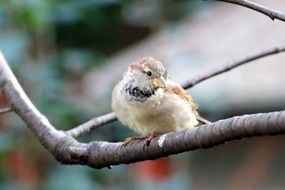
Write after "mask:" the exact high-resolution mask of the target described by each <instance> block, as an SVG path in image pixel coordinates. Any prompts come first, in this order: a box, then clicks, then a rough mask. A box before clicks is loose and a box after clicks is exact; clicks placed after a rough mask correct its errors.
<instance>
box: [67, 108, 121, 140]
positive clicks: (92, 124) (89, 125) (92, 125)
mask: <svg viewBox="0 0 285 190" xmlns="http://www.w3.org/2000/svg"><path fill="white" fill-rule="evenodd" d="M113 121H116V115H115V113H114V112H111V113H108V114H106V115H102V116H99V117H96V118H93V119H91V120H89V121H87V122H86V123H83V124H82V125H79V126H78V127H76V128H73V129H71V130H69V131H67V132H66V133H67V134H68V135H70V136H72V137H74V138H77V137H79V136H81V135H83V134H84V133H87V132H89V131H90V130H93V129H96V128H98V127H100V126H102V125H105V124H107V123H111V122H113Z"/></svg>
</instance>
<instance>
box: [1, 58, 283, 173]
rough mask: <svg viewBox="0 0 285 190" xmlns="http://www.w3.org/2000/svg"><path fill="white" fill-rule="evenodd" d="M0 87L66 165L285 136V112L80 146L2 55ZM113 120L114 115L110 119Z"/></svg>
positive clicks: (110, 162)
mask: <svg viewBox="0 0 285 190" xmlns="http://www.w3.org/2000/svg"><path fill="white" fill-rule="evenodd" d="M0 84H1V87H2V90H3V92H4V94H5V95H6V96H7V98H8V100H9V102H10V103H11V105H12V107H13V110H14V111H15V113H16V114H17V115H19V116H20V117H21V118H22V120H23V121H24V122H25V123H26V124H27V126H28V127H29V128H30V129H32V130H33V131H34V133H35V135H36V137H37V138H38V139H39V141H40V142H41V144H42V145H43V146H44V147H45V148H46V149H47V150H48V151H49V152H50V153H51V154H52V155H53V156H54V157H55V158H56V159H57V160H58V161H59V162H61V163H63V164H81V165H87V166H90V167H94V168H103V167H109V166H111V165H117V164H127V163H133V162H138V161H142V160H149V159H156V158H160V157H164V156H168V155H172V154H177V153H181V152H184V151H189V150H195V149H199V148H209V147H212V146H215V145H219V144H222V143H224V142H227V141H231V140H235V139H241V138H246V137H254V136H261V135H278V134H284V133H285V111H281V112H271V113H263V114H261V113H260V114H253V115H244V116H236V117H233V118H229V119H225V120H221V121H217V122H214V123H212V124H210V125H203V126H201V127H197V128H191V129H187V130H184V131H180V132H173V133H167V134H164V135H162V136H160V137H157V138H155V139H153V140H152V141H151V143H150V145H149V146H146V145H145V143H144V142H143V141H138V142H132V143H130V144H128V145H127V146H125V147H124V146H122V143H109V142H103V141H94V142H90V143H80V142H78V141H77V140H75V139H74V138H73V137H71V136H70V135H68V133H65V132H63V131H59V130H57V129H55V128H54V126H52V125H51V124H50V122H49V121H48V120H47V119H46V118H45V116H44V115H42V114H41V113H40V112H39V110H37V109H36V107H35V106H34V105H33V104H32V102H31V101H30V99H29V98H28V97H27V95H26V94H25V92H24V91H23V89H22V87H21V86H20V84H19V83H18V81H17V79H16V77H15V76H14V74H13V73H12V71H11V70H10V68H9V66H8V64H7V63H6V61H5V59H4V57H3V55H2V54H1V53H0ZM111 116H112V115H111Z"/></svg>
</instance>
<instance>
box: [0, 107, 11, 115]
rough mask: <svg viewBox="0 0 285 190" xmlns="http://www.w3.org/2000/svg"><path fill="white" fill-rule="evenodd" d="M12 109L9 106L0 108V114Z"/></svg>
mask: <svg viewBox="0 0 285 190" xmlns="http://www.w3.org/2000/svg"><path fill="white" fill-rule="evenodd" d="M11 111H13V110H12V108H11V107H7V108H2V109H0V115H2V114H5V113H8V112H11Z"/></svg>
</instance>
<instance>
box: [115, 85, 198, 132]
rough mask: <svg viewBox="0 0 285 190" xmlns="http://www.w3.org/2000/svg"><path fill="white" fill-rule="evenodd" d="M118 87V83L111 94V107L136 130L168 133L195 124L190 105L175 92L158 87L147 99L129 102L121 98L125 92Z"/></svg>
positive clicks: (195, 120) (125, 123)
mask: <svg viewBox="0 0 285 190" xmlns="http://www.w3.org/2000/svg"><path fill="white" fill-rule="evenodd" d="M120 89H121V84H120V83H118V84H117V86H116V87H115V88H114V91H113V95H112V96H113V97H112V108H113V110H114V112H115V113H116V115H117V117H118V119H119V120H120V121H121V122H122V123H123V124H124V125H127V126H128V127H129V128H130V129H132V130H134V131H136V132H137V133H139V134H147V133H150V132H156V133H167V132H171V131H178V130H182V129H186V128H190V127H194V126H196V125H197V124H198V121H197V119H196V115H195V113H194V112H193V111H192V108H191V106H190V105H189V104H188V103H187V102H186V101H185V100H183V99H181V98H179V97H178V96H177V95H176V94H170V93H165V92H164V91H163V89H158V90H157V91H156V93H155V94H154V95H152V96H151V97H149V98H148V99H147V100H146V101H144V102H135V101H134V102H132V101H129V100H128V98H124V96H128V94H126V93H124V91H121V90H120Z"/></svg>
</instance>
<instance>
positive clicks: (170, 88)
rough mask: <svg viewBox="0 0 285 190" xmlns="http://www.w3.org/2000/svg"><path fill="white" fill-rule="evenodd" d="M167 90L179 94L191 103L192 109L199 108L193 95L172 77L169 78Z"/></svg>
mask: <svg viewBox="0 0 285 190" xmlns="http://www.w3.org/2000/svg"><path fill="white" fill-rule="evenodd" d="M165 91H166V92H168V93H174V94H176V95H178V96H179V97H180V98H181V99H183V100H185V101H186V102H187V103H188V104H189V105H190V107H191V108H192V110H196V109H197V108H198V105H197V104H196V103H195V101H194V100H193V98H192V96H191V95H190V94H189V93H188V92H187V91H186V90H184V89H183V88H182V87H181V86H180V85H179V84H177V83H176V82H174V81H173V80H172V79H171V78H168V79H167V85H166V88H165Z"/></svg>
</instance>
